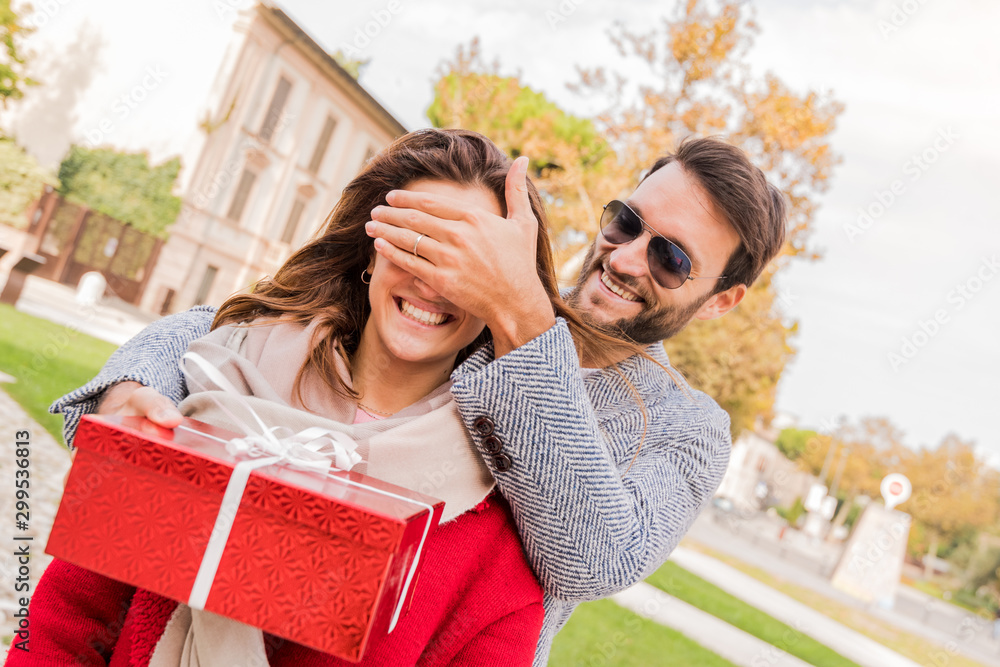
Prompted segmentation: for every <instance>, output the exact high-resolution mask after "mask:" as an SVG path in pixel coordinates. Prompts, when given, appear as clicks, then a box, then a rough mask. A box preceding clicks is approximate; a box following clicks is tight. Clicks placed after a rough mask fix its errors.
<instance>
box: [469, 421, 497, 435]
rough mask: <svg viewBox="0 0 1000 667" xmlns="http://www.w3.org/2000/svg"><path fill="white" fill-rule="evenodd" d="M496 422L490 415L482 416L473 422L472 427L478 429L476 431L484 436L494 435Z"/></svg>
mask: <svg viewBox="0 0 1000 667" xmlns="http://www.w3.org/2000/svg"><path fill="white" fill-rule="evenodd" d="M495 427H496V424H495V423H493V420H492V419H490V418H489V417H480V418H479V419H477V420H476V421H474V422H472V428H474V429H476V433H478V434H479V435H481V436H483V437H484V438H485V437H486V436H488V435H493V429H494V428H495Z"/></svg>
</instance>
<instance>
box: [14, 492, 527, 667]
mask: <svg viewBox="0 0 1000 667" xmlns="http://www.w3.org/2000/svg"><path fill="white" fill-rule="evenodd" d="M108 538H109V539H114V538H113V537H112V536H108ZM424 548H425V555H424V558H425V561H424V563H423V565H422V569H421V572H420V577H419V581H418V582H417V585H416V588H415V590H414V594H413V599H412V603H411V606H410V610H409V612H408V613H407V614H406V616H405V617H404V618H403V619H402V620H401V621H400V622H399V624H398V625H397V626H396V629H395V630H393V631H392V632H391V633H390V634H389V635H387V636H386V637H384V638H382V639H380V640H376V641H374V642H372V643H371V644H370V645H369V646H368V649H367V651H366V652H365V657H364V659H363V660H362V661H361V662H360V663H350V662H347V661H345V660H342V659H340V658H336V657H333V656H331V655H328V654H325V653H320V652H318V651H316V650H314V649H311V648H306V647H304V646H302V645H301V644H296V643H295V642H291V641H288V640H285V639H281V638H279V637H275V636H273V635H270V634H267V633H265V634H264V644H265V646H267V647H268V658H269V663H270V665H272V667H286V666H287V667H321V666H322V667H327V666H333V665H354V664H359V665H378V666H379V667H382V666H392V665H400V666H403V665H406V666H410V665H416V664H419V665H483V666H491V665H498V666H499V665H530V664H531V662H532V659H533V657H534V655H535V646H536V644H537V642H538V635H539V632H540V631H541V627H542V615H543V611H542V590H541V587H540V586H539V584H538V581H537V580H536V579H535V575H534V574H533V573H532V571H531V567H530V566H529V565H528V562H527V560H526V559H525V557H524V552H523V550H522V548H521V542H520V539H519V538H518V535H517V531H516V529H515V527H514V522H513V518H512V517H511V515H510V508H509V507H508V506H507V503H506V501H504V500H503V498H502V497H501V496H500V495H498V494H496V493H494V494H493V495H491V496H490V497H489V498H487V500H485V501H483V503H481V504H480V505H479V506H478V507H477V508H475V509H474V510H470V511H469V512H466V513H465V514H462V515H461V516H459V517H457V518H456V519H454V520H452V521H450V522H448V523H446V524H443V525H441V526H439V527H438V529H437V530H436V531H435V532H434V533H433V534H432V535H431V536H430V537H429V538H428V540H427V544H426V545H425V546H424ZM176 607H177V603H176V602H174V601H173V600H169V599H167V598H164V597H162V596H159V595H156V594H155V593H151V592H149V591H146V590H143V589H136V588H134V587H132V586H128V585H126V584H123V583H120V582H118V581H115V580H113V579H108V578H107V577H104V576H101V575H99V574H96V573H93V572H90V571H89V570H85V569H83V568H80V567H77V566H75V565H72V564H70V563H67V562H65V561H60V560H58V559H55V560H53V561H52V563H51V564H50V565H49V567H48V568H47V569H46V570H45V572H44V574H43V575H42V578H41V580H40V581H39V582H38V588H37V589H36V590H35V593H34V595H33V596H32V598H31V605H30V607H29V619H30V632H31V635H30V643H29V646H30V653H25V652H23V651H20V650H17V649H14V648H11V650H10V651H9V652H8V654H7V662H6V664H7V665H12V666H18V665H31V666H34V667H38V666H44V667H48V666H52V667H65V665H71V664H72V665H88V666H89V665H110V666H111V667H146V665H148V663H149V659H150V656H151V655H152V653H153V649H154V648H155V646H156V642H157V641H158V640H159V638H160V635H161V634H162V632H163V629H164V627H165V626H166V623H167V620H168V619H169V618H170V615H171V614H172V613H173V611H174V609H175V608H176ZM272 649H273V650H272Z"/></svg>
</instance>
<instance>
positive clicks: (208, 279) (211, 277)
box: [194, 264, 219, 306]
mask: <svg viewBox="0 0 1000 667" xmlns="http://www.w3.org/2000/svg"><path fill="white" fill-rule="evenodd" d="M218 272H219V267H217V266H212V265H211V264H209V265H208V266H206V267H205V274H204V275H203V276H202V277H201V285H198V293H197V294H195V297H194V305H196V306H200V305H201V304H203V303H205V300H206V299H208V293H209V292H210V291H211V289H212V283H214V282H215V275H216V274H217V273H218Z"/></svg>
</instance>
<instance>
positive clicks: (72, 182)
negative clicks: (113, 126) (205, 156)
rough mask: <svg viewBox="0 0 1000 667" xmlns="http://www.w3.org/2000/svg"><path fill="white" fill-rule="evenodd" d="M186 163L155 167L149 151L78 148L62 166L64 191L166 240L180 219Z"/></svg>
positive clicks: (71, 149) (61, 189)
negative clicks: (178, 192) (178, 187)
mask: <svg viewBox="0 0 1000 667" xmlns="http://www.w3.org/2000/svg"><path fill="white" fill-rule="evenodd" d="M180 168H181V162H180V159H179V158H174V159H172V160H169V161H167V162H164V163H163V164H161V165H159V166H157V167H150V165H149V158H148V156H147V155H146V154H145V153H121V152H118V151H114V150H112V149H110V148H84V147H82V146H73V147H72V148H70V151H69V154H68V155H67V156H66V158H65V159H64V160H63V161H62V164H61V165H59V180H60V182H61V183H62V185H61V187H60V189H59V192H60V194H62V195H63V196H65V197H67V198H68V199H71V200H73V201H76V202H79V203H81V204H84V205H86V206H89V207H90V208H92V209H94V210H95V211H100V212H101V213H104V214H106V215H109V216H111V217H112V218H115V219H117V220H121V221H122V222H125V223H127V224H129V225H132V226H133V227H135V228H136V229H138V230H140V231H143V232H149V233H151V234H154V235H156V236H159V237H160V238H165V237H166V230H167V227H169V226H170V225H171V224H173V222H174V221H175V220H176V219H177V215H178V214H179V213H180V211H181V198H180V197H176V196H174V195H173V194H172V191H173V188H174V182H175V181H176V180H177V174H178V173H179V172H180Z"/></svg>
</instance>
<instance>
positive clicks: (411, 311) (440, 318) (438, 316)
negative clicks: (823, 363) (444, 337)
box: [399, 299, 448, 325]
mask: <svg viewBox="0 0 1000 667" xmlns="http://www.w3.org/2000/svg"><path fill="white" fill-rule="evenodd" d="M399 309H400V310H401V311H402V312H403V314H404V315H406V316H407V317H409V318H410V319H413V320H416V321H418V322H423V323H424V324H432V325H433V324H441V323H442V322H444V321H445V320H446V319H448V313H428V312H427V311H426V310H420V309H419V308H417V307H416V306H414V305H413V304H412V303H410V302H409V301H407V300H406V299H400V308H399Z"/></svg>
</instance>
